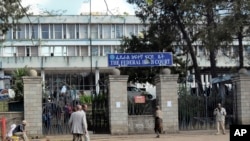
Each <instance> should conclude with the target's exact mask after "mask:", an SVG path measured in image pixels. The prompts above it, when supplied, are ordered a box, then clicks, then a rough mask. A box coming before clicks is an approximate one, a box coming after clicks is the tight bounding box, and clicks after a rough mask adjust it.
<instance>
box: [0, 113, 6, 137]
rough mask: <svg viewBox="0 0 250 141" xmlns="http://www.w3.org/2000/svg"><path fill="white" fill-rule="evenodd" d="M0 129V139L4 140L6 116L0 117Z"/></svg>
mask: <svg viewBox="0 0 250 141" xmlns="http://www.w3.org/2000/svg"><path fill="white" fill-rule="evenodd" d="M1 129H2V131H1V133H2V141H4V140H5V136H6V118H5V117H4V116H3V117H2V118H1Z"/></svg>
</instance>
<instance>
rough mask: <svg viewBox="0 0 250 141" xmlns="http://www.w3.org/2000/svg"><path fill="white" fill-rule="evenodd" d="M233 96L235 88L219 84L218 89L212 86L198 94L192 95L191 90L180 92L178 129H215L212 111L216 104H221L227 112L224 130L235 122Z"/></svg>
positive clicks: (231, 85)
mask: <svg viewBox="0 0 250 141" xmlns="http://www.w3.org/2000/svg"><path fill="white" fill-rule="evenodd" d="M222 87H223V88H222ZM184 89H185V88H184ZM221 90H223V91H221ZM235 95H236V93H235V86H234V85H233V84H232V83H230V84H226V85H225V84H222V85H221V84H220V85H218V87H217V85H214V86H213V88H211V89H210V88H209V89H207V90H206V91H203V92H200V93H198V94H197V93H195V94H194V93H192V90H191V91H186V89H185V90H181V91H180V92H179V98H178V103H179V111H178V112H179V129H180V130H200V129H215V117H214V115H213V111H214V108H215V107H216V106H217V104H218V103H222V105H223V107H225V109H226V111H227V116H226V121H225V124H226V128H229V125H230V124H232V123H234V122H235V120H234V116H233V115H234V113H235V110H234V109H235V108H234V106H233V101H234V98H235V97H236V96H235Z"/></svg>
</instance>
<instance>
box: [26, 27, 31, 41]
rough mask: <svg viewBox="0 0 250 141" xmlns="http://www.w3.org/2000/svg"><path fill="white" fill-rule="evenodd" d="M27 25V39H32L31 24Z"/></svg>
mask: <svg viewBox="0 0 250 141" xmlns="http://www.w3.org/2000/svg"><path fill="white" fill-rule="evenodd" d="M25 26H26V28H25V32H26V33H25V34H26V39H31V33H30V25H29V24H26V25H25Z"/></svg>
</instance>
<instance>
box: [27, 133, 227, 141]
mask: <svg viewBox="0 0 250 141" xmlns="http://www.w3.org/2000/svg"><path fill="white" fill-rule="evenodd" d="M214 133H215V131H214V130H198V131H181V132H180V133H176V134H162V135H161V137H160V138H155V137H156V135H155V134H138V135H107V134H90V139H91V141H229V131H228V132H227V134H226V135H222V134H221V135H215V134H214ZM31 141H72V135H60V136H47V137H46V139H45V138H44V139H37V140H31Z"/></svg>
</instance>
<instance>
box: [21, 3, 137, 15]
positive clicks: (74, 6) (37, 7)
mask: <svg viewBox="0 0 250 141" xmlns="http://www.w3.org/2000/svg"><path fill="white" fill-rule="evenodd" d="M106 2H107V5H108V9H109V10H110V11H111V13H113V14H115V15H117V14H123V13H124V12H127V13H129V14H130V15H134V6H133V5H131V4H128V3H127V2H126V0H106ZM22 5H23V6H27V5H31V9H32V12H33V13H34V14H39V11H41V10H47V11H52V10H55V11H57V10H67V12H66V13H64V15H79V14H80V13H82V12H83V13H89V10H90V2H89V0H22ZM91 11H92V12H103V13H106V12H107V6H106V4H105V0H91ZM109 14H110V13H109Z"/></svg>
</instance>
